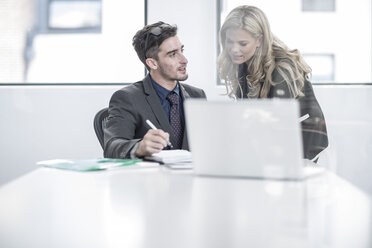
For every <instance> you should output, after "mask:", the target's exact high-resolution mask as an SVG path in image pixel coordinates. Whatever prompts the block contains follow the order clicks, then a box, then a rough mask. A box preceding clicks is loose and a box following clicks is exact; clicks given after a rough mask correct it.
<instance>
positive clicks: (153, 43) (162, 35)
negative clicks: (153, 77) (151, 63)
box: [132, 22, 177, 70]
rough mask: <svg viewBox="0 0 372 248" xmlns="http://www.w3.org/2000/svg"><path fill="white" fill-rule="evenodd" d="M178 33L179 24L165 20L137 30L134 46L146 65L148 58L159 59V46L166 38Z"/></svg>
mask: <svg viewBox="0 0 372 248" xmlns="http://www.w3.org/2000/svg"><path fill="white" fill-rule="evenodd" d="M176 35H177V26H173V25H169V24H167V23H164V22H157V23H154V24H150V25H147V26H145V27H144V28H143V29H141V30H139V31H137V33H136V34H135V35H134V37H133V40H132V41H133V43H132V44H133V47H134V50H136V53H137V55H138V58H139V59H140V60H141V61H142V63H143V64H144V65H145V66H146V68H147V69H148V70H150V68H149V67H148V66H147V65H146V59H147V58H154V59H156V60H157V59H159V57H158V53H159V46H160V45H161V43H163V41H164V40H166V39H168V38H169V37H173V36H176Z"/></svg>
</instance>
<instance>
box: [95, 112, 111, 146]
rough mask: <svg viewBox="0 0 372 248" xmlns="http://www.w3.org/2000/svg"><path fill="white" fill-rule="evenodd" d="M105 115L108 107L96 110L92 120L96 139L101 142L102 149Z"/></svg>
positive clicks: (106, 115)
mask: <svg viewBox="0 0 372 248" xmlns="http://www.w3.org/2000/svg"><path fill="white" fill-rule="evenodd" d="M107 117H108V108H103V109H101V110H100V111H98V112H97V114H96V115H95V116H94V121H93V125H94V131H95V132H96V135H97V138H98V141H99V143H100V144H101V147H102V149H103V146H104V140H103V128H104V127H105V126H106V121H107Z"/></svg>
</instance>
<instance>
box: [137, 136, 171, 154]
mask: <svg viewBox="0 0 372 248" xmlns="http://www.w3.org/2000/svg"><path fill="white" fill-rule="evenodd" d="M168 140H169V133H166V132H164V131H163V130H161V129H157V130H153V129H150V130H149V131H147V133H146V134H145V136H144V137H143V139H142V140H141V141H140V142H139V145H138V149H137V151H136V156H137V157H144V156H151V155H152V154H153V153H157V152H160V151H161V150H163V148H164V147H166V146H167V141H168Z"/></svg>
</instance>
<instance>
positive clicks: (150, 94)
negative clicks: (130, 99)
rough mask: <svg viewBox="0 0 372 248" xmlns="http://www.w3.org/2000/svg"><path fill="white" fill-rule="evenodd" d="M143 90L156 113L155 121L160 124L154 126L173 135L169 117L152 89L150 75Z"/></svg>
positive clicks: (144, 81) (144, 83) (145, 80)
mask: <svg viewBox="0 0 372 248" xmlns="http://www.w3.org/2000/svg"><path fill="white" fill-rule="evenodd" d="M143 88H144V92H145V94H146V100H147V102H148V104H149V105H150V107H151V109H152V112H153V113H154V116H155V119H156V120H157V121H158V124H157V123H154V125H155V126H157V128H159V129H162V130H163V131H164V132H167V133H171V130H172V129H171V126H170V124H169V120H168V117H167V115H166V114H165V112H164V109H163V107H162V106H161V103H160V100H159V97H158V95H157V94H156V92H155V90H154V88H153V87H152V83H151V78H150V76H149V75H147V76H146V77H145V79H144V80H143ZM150 121H151V120H150ZM171 142H172V140H171ZM173 142H175V141H173Z"/></svg>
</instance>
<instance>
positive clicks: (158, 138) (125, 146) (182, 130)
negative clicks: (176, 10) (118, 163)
mask: <svg viewBox="0 0 372 248" xmlns="http://www.w3.org/2000/svg"><path fill="white" fill-rule="evenodd" d="M133 46H134V49H135V50H136V52H137V55H138V57H139V59H140V60H141V61H142V63H143V64H144V65H145V66H146V68H147V69H148V71H149V74H148V75H147V76H146V77H145V78H144V79H143V80H142V81H139V82H136V83H133V84H131V85H129V86H127V87H124V88H122V89H121V90H118V91H117V92H115V93H114V94H113V95H112V97H111V100H110V105H109V117H108V120H107V123H106V128H105V129H104V141H105V142H104V143H105V144H104V156H105V157H108V158H134V157H144V156H149V155H151V154H153V153H156V152H160V151H161V150H162V149H164V148H166V147H167V149H168V148H169V146H168V144H169V143H171V144H172V145H173V147H172V149H188V142H187V134H186V127H185V115H184V111H183V101H184V100H185V99H186V98H190V97H192V98H205V97H206V96H205V93H204V91H203V90H201V89H198V88H195V87H193V86H190V85H187V84H183V83H182V84H181V83H179V81H184V80H186V79H187V77H188V74H187V71H186V67H187V63H188V61H187V59H186V57H185V56H184V55H183V49H184V48H183V47H184V46H183V45H182V43H181V42H180V40H179V38H178V37H177V27H175V26H171V25H169V24H166V23H163V22H157V23H154V24H151V25H147V26H145V27H144V28H143V29H141V30H139V31H138V32H137V33H136V35H135V36H134V37H133ZM147 120H149V121H150V122H151V123H153V125H154V126H155V127H156V128H157V129H156V130H155V129H151V128H150V127H149V125H148V124H146V121H147Z"/></svg>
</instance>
